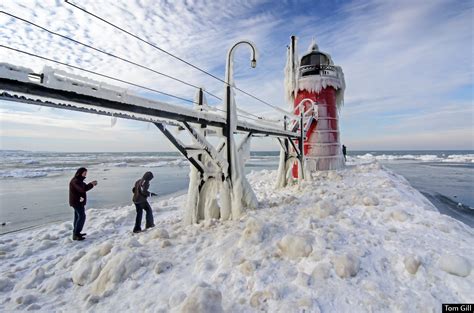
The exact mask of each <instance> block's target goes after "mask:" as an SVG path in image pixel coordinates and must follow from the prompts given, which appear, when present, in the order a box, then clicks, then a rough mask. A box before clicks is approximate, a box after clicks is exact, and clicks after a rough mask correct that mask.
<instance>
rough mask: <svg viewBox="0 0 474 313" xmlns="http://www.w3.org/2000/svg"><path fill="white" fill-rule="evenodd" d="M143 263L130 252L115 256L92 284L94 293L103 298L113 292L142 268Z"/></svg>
mask: <svg viewBox="0 0 474 313" xmlns="http://www.w3.org/2000/svg"><path fill="white" fill-rule="evenodd" d="M140 266H141V262H140V260H139V259H138V258H137V257H136V256H135V255H134V253H133V252H132V251H130V250H123V251H119V252H117V253H116V254H115V255H113V256H112V257H111V258H110V259H109V261H108V262H107V264H106V265H105V266H104V268H103V269H102V271H101V272H100V274H99V276H98V277H97V279H96V280H95V281H94V282H93V284H92V292H93V294H95V295H97V296H102V295H104V294H106V293H107V292H109V291H111V290H113V289H114V288H115V287H116V286H117V285H118V284H120V283H121V282H123V281H124V280H125V279H127V278H128V277H129V276H130V275H131V274H132V273H134V272H135V271H136V270H137V269H138V268H140Z"/></svg>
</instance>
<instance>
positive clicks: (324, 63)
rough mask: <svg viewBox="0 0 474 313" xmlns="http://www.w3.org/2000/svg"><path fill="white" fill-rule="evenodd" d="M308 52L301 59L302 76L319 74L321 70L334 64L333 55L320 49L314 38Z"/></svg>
mask: <svg viewBox="0 0 474 313" xmlns="http://www.w3.org/2000/svg"><path fill="white" fill-rule="evenodd" d="M308 50H309V51H308V53H306V54H305V55H303V57H302V58H301V61H300V74H301V76H309V75H315V74H316V75H319V74H322V73H320V70H323V69H326V68H327V67H328V66H330V65H334V63H333V61H332V59H331V56H330V55H329V54H327V53H325V52H322V51H319V47H318V45H317V44H316V42H315V41H314V40H313V41H312V42H311V44H310V46H309V49H308Z"/></svg>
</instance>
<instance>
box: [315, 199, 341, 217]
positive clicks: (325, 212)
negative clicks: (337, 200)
mask: <svg viewBox="0 0 474 313" xmlns="http://www.w3.org/2000/svg"><path fill="white" fill-rule="evenodd" d="M336 212H337V209H336V206H335V205H334V203H333V202H331V201H329V200H321V201H319V202H318V203H317V204H316V210H315V213H316V216H317V217H319V218H326V217H328V216H329V215H334V214H336Z"/></svg>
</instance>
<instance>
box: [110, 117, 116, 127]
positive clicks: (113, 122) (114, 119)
mask: <svg viewBox="0 0 474 313" xmlns="http://www.w3.org/2000/svg"><path fill="white" fill-rule="evenodd" d="M115 124H117V118H116V117H115V116H112V118H111V119H110V127H111V128H112V127H114V126H115Z"/></svg>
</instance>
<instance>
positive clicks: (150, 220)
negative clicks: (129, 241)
mask: <svg viewBox="0 0 474 313" xmlns="http://www.w3.org/2000/svg"><path fill="white" fill-rule="evenodd" d="M135 207H136V208H137V218H136V219H135V227H134V228H133V230H141V229H142V227H141V225H142V216H143V210H145V212H146V217H145V220H146V222H145V227H146V228H149V227H153V226H155V223H154V221H153V212H152V211H151V206H150V204H149V203H148V201H145V202H142V203H135Z"/></svg>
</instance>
